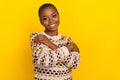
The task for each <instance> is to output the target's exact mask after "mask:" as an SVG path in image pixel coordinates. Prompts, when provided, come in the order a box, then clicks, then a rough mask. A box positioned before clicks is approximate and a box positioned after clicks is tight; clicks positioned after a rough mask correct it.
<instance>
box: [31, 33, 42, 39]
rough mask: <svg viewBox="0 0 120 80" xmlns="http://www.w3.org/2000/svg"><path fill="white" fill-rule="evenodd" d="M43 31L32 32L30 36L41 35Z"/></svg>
mask: <svg viewBox="0 0 120 80" xmlns="http://www.w3.org/2000/svg"><path fill="white" fill-rule="evenodd" d="M42 33H43V32H32V33H31V34H30V37H31V38H32V37H35V36H37V35H39V34H42Z"/></svg>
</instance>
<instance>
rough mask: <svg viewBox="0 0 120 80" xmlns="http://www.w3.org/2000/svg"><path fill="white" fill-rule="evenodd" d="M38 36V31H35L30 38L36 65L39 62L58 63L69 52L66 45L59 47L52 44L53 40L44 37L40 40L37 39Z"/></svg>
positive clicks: (45, 64) (48, 64) (46, 63)
mask: <svg viewBox="0 0 120 80" xmlns="http://www.w3.org/2000/svg"><path fill="white" fill-rule="evenodd" d="M37 36H38V34H37V33H33V34H32V35H31V38H30V39H31V48H32V51H33V54H32V58H33V63H34V65H36V64H39V65H43V66H53V65H55V64H56V63H58V62H61V61H63V59H64V57H65V56H66V54H68V53H69V51H68V49H67V48H66V47H65V46H63V47H60V48H59V47H57V46H56V45H54V44H52V42H49V41H47V40H45V39H42V38H41V40H38V41H37V40H35V39H36V38H37ZM44 42H45V43H44ZM43 43H44V44H43ZM51 44H52V45H51ZM46 45H47V46H46Z"/></svg>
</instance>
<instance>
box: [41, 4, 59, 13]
mask: <svg viewBox="0 0 120 80" xmlns="http://www.w3.org/2000/svg"><path fill="white" fill-rule="evenodd" d="M48 13H49V14H50V13H57V11H56V9H55V8H54V7H52V6H50V7H46V8H44V9H42V10H41V11H40V15H44V14H48Z"/></svg>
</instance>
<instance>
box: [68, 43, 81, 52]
mask: <svg viewBox="0 0 120 80" xmlns="http://www.w3.org/2000/svg"><path fill="white" fill-rule="evenodd" d="M66 47H67V48H68V50H69V51H77V52H79V49H78V47H77V45H76V44H75V43H73V42H70V43H69V44H67V45H66Z"/></svg>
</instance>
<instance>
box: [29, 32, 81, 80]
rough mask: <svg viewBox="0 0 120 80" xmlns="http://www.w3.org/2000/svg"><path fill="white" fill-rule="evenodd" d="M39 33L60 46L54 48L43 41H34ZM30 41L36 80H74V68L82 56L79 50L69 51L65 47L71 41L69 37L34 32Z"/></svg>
mask: <svg viewBox="0 0 120 80" xmlns="http://www.w3.org/2000/svg"><path fill="white" fill-rule="evenodd" d="M39 34H43V35H45V36H46V37H47V38H48V39H49V40H50V41H51V42H53V43H54V44H55V45H57V46H59V48H58V49H56V50H52V49H51V48H49V47H48V46H46V45H44V44H42V43H39V44H36V43H34V41H33V39H34V37H35V36H37V35H39ZM30 42H31V48H32V52H33V53H32V59H33V64H34V78H35V80H72V73H71V72H72V68H77V67H78V65H79V62H80V56H79V53H78V52H75V51H74V52H69V51H68V49H67V48H66V47H65V45H66V44H69V43H70V42H71V39H70V38H69V37H67V36H62V35H61V34H58V35H57V36H50V35H47V34H46V33H45V32H34V33H32V34H31V36H30Z"/></svg>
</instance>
